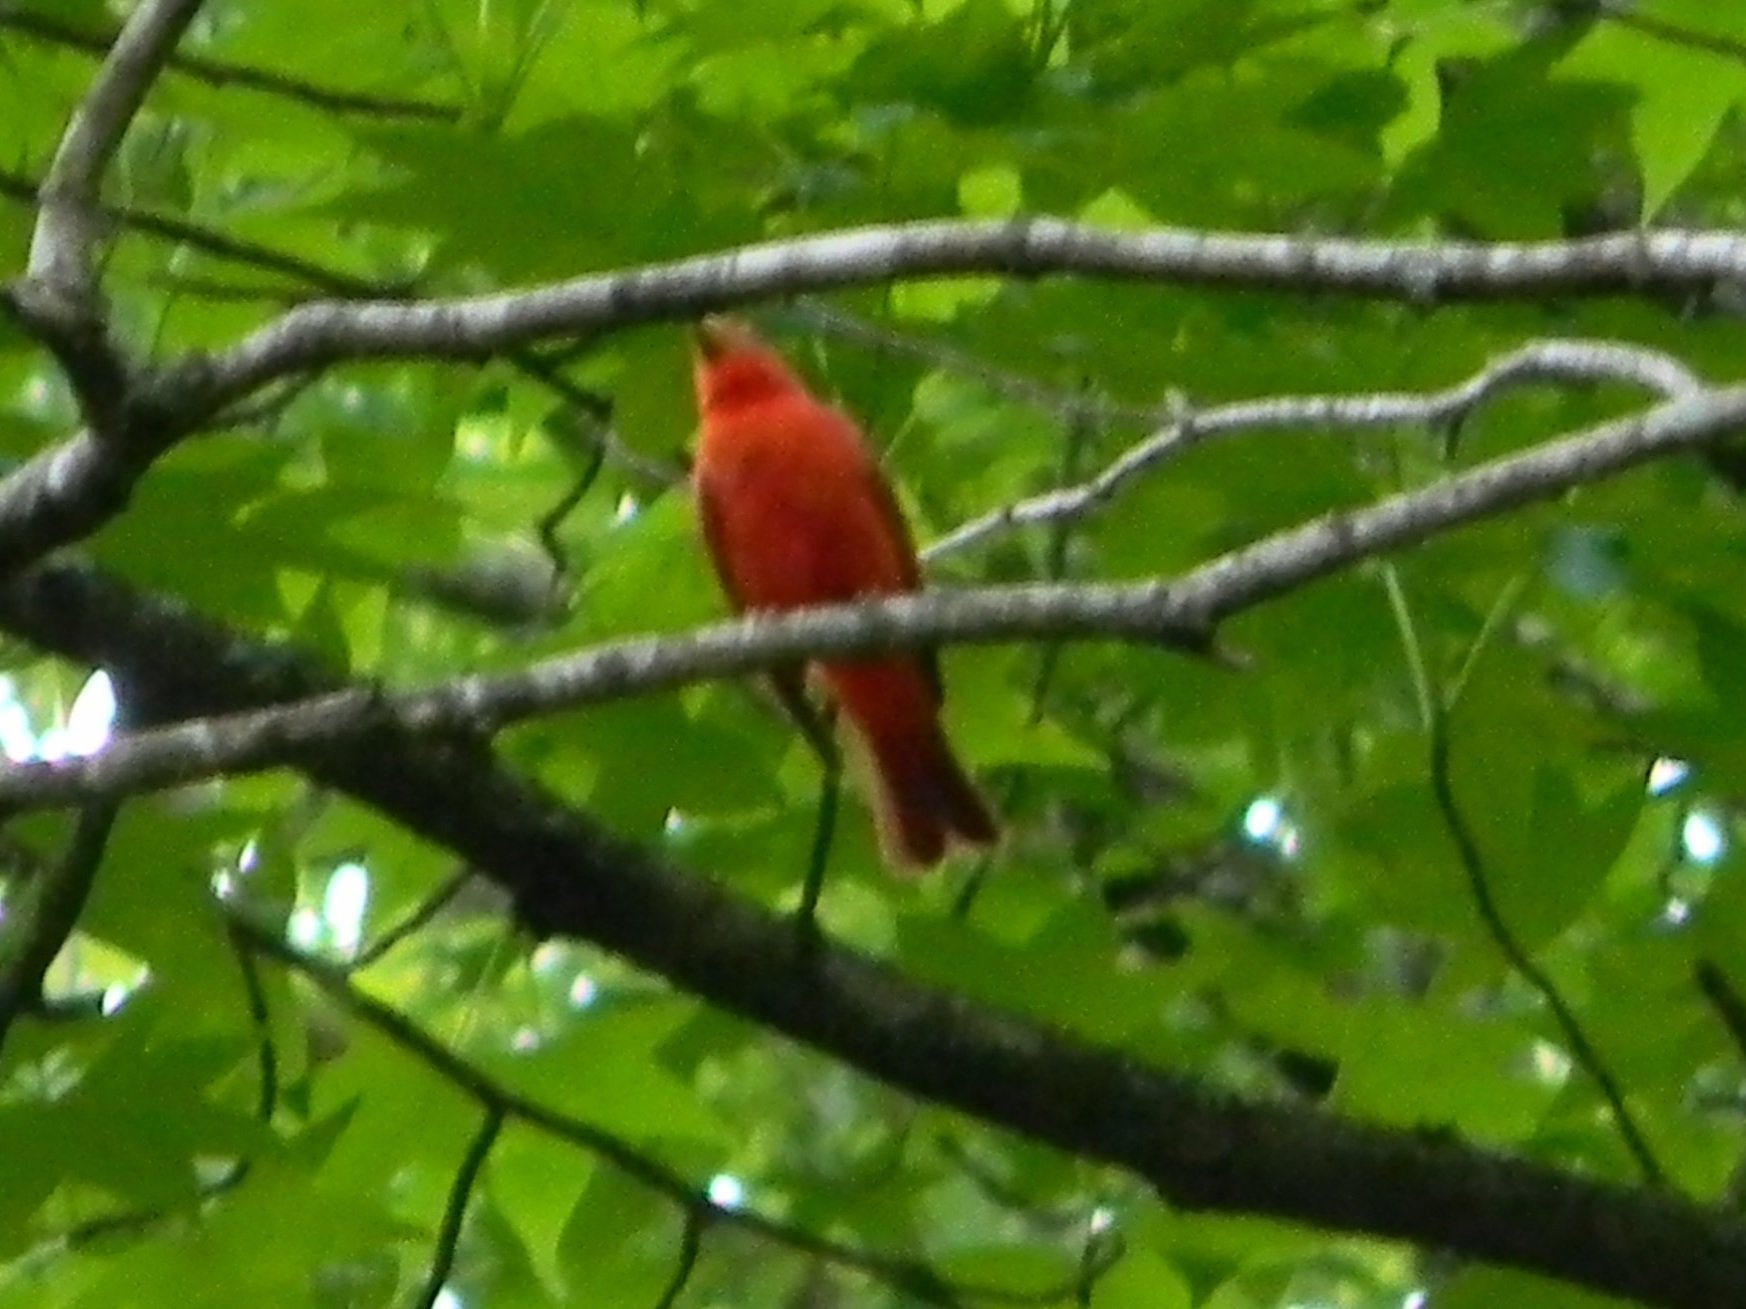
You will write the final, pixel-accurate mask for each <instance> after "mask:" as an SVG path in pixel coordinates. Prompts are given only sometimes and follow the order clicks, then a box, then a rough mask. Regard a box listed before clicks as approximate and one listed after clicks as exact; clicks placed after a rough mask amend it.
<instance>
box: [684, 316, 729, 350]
mask: <svg viewBox="0 0 1746 1309" xmlns="http://www.w3.org/2000/svg"><path fill="white" fill-rule="evenodd" d="M691 342H692V344H693V345H695V346H696V347H697V353H698V354H700V355H701V356H703V358H705V359H714V358H716V356H718V355H720V354H721V353H722V352H723V351H725V350H726V349H727V346H728V323H727V319H725V318H723V317H722V316H721V315H720V314H710V315H708V316H706V317H704V318H701V319H699V320H698V321H697V322H695V323H693V324H692V325H691Z"/></svg>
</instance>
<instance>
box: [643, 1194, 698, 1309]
mask: <svg viewBox="0 0 1746 1309" xmlns="http://www.w3.org/2000/svg"><path fill="white" fill-rule="evenodd" d="M708 1220H709V1211H708V1210H707V1209H705V1208H703V1207H701V1206H697V1205H693V1206H692V1207H690V1208H688V1209H687V1210H686V1211H685V1230H684V1231H683V1232H682V1233H680V1236H679V1258H678V1260H677V1262H675V1263H674V1265H673V1275H672V1276H671V1277H670V1278H668V1279H667V1286H666V1289H665V1290H663V1291H662V1292H661V1298H660V1299H659V1300H657V1301H655V1309H673V1306H674V1305H676V1304H678V1303H679V1297H680V1296H681V1295H683V1294H684V1292H685V1288H686V1286H687V1285H689V1284H690V1281H691V1274H692V1273H694V1272H695V1271H697V1257H698V1255H700V1254H702V1253H703V1228H704V1225H705V1224H706V1223H707V1222H708Z"/></svg>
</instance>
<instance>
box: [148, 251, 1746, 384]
mask: <svg viewBox="0 0 1746 1309" xmlns="http://www.w3.org/2000/svg"><path fill="white" fill-rule="evenodd" d="M968 273H997V274H1006V275H1009V276H1015V277H1042V276H1056V275H1063V274H1072V275H1076V276H1082V277H1091V278H1102V279H1107V280H1122V281H1142V282H1151V283H1157V284H1161V285H1175V286H1213V287H1223V288H1226V289H1230V290H1275V291H1285V292H1289V293H1292V294H1302V295H1307V294H1316V293H1334V294H1341V295H1351V296H1365V297H1370V298H1373V299H1383V300H1394V301H1399V302H1402V303H1405V304H1412V305H1424V306H1430V305H1435V304H1440V303H1446V302H1451V301H1458V300H1507V299H1533V298H1542V297H1545V296H1548V295H1601V294H1620V293H1627V292H1633V293H1642V292H1649V291H1660V292H1669V291H1681V292H1694V291H1709V290H1711V289H1713V288H1714V287H1715V286H1716V284H1717V283H1719V282H1724V281H1730V280H1736V279H1740V278H1743V277H1746V234H1740V233H1731V232H1689V231H1661V232H1627V233H1620V234H1615V235H1608V236H1598V237H1590V238H1586V239H1584V240H1578V241H1548V242H1539V243H1519V244H1510V243H1497V244H1483V243H1476V242H1460V241H1426V242H1397V241H1363V240H1350V239H1345V238H1335V237H1308V236H1304V237H1299V236H1276V235H1264V236H1250V235H1242V234H1234V233H1217V232H1202V231H1191V230H1185V229H1175V228H1157V229H1153V230H1151V231H1145V232H1112V231H1106V230H1103V229H1101V228H1096V227H1088V226H1085V225H1083V224H1079V223H1071V222H1065V221H1063V220H1061V219H1057V218H1046V217H1036V218H1021V219H1014V220H1011V221H1007V222H956V221H934V222H914V223H901V224H894V225H890V226H883V227H863V228H858V229H853V230H849V231H842V232H834V233H829V234H826V235H823V236H813V237H805V238H800V239H795V240H786V241H773V242H766V243H762V244H756V245H748V246H742V247H739V248H737V249H733V250H727V251H723V252H720V253H717V254H711V255H699V256H696V257H693V258H689V259H680V260H676V261H673V262H670V263H663V264H649V265H645V266H643V267H641V268H633V269H627V270H624V271H620V272H614V273H608V274H600V275H592V276H587V277H578V278H572V279H570V280H569V281H565V282H558V283H554V284H552V285H549V286H543V287H539V288H535V289H533V290H526V291H518V292H504V293H498V294H492V295H482V296H472V297H467V298H462V299H454V300H427V301H420V302H397V301H346V302H337V301H318V302H315V303H311V304H305V305H300V306H298V307H296V308H293V309H291V310H289V311H287V312H286V313H284V314H283V315H281V316H280V317H279V318H277V319H275V320H274V321H272V322H270V323H268V324H267V325H266V326H264V327H262V328H260V329H259V330H258V331H256V332H254V333H253V334H251V335H250V336H248V337H246V338H245V339H243V340H242V341H241V342H239V343H238V344H237V345H235V346H234V347H232V348H231V349H228V350H225V351H222V352H220V353H219V354H217V355H214V356H211V357H208V358H202V359H194V360H190V361H187V362H186V363H185V364H184V365H182V366H181V367H179V368H176V369H174V370H172V371H171V372H170V373H169V374H168V375H167V376H166V377H165V378H164V379H162V382H161V384H162V385H163V386H164V387H165V388H166V389H167V390H168V392H169V393H171V394H174V395H176V396H178V397H179V400H180V403H179V406H178V407H183V408H186V409H187V410H189V411H190V412H191V413H193V414H195V415H196V416H204V415H208V414H211V413H213V412H216V411H217V410H219V409H222V408H224V407H225V406H226V405H228V404H231V403H233V402H235V401H236V400H238V399H240V398H242V397H244V396H247V395H248V394H250V393H251V392H253V391H255V390H257V389H259V388H260V387H262V386H264V385H266V384H267V383H269V382H272V381H274V380H276V379H278V378H281V377H285V376H288V375H292V374H298V373H304V372H308V371H310V370H312V369H321V368H326V367H329V366H331V365H333V364H336V363H340V362H342V361H347V360H364V359H385V358H407V357H413V356H416V357H420V358H426V359H430V358H438V359H479V358H485V357H488V356H491V355H494V354H500V353H502V352H504V351H506V350H510V349H513V348H516V347H519V346H525V345H529V344H532V343H534V342H537V341H540V340H542V339H547V338H551V337H558V336H563V337H568V338H577V337H584V338H585V337H587V336H589V335H592V334H596V333H600V332H605V331H607V330H609V329H616V328H621V327H627V326H632V325H635V324H638V323H647V322H656V321H661V320H678V319H685V318H694V317H696V316H698V315H700V314H703V313H706V312H709V311H712V310H717V309H724V308H729V307H732V306H734V305H739V304H744V303H746V302H748V301H752V300H760V299H771V298H776V297H781V296H791V295H798V294H801V293H803V292H808V291H822V290H827V289H831V288H841V287H850V286H866V285H870V284H873V283H884V282H890V281H894V280H900V279H906V278H914V277H927V276H940V275H944V274H968Z"/></svg>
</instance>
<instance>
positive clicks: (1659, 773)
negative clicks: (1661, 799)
mask: <svg viewBox="0 0 1746 1309" xmlns="http://www.w3.org/2000/svg"><path fill="white" fill-rule="evenodd" d="M1690 776H1691V765H1690V764H1688V763H1686V762H1685V761H1684V760H1683V759H1668V758H1666V757H1663V758H1660V759H1657V760H1656V761H1655V762H1654V763H1652V764H1651V765H1649V794H1650V795H1666V794H1667V793H1668V792H1669V791H1671V790H1673V789H1674V788H1675V787H1677V786H1678V785H1679V784H1680V783H1681V782H1683V781H1685V779H1686V778H1688V777H1690Z"/></svg>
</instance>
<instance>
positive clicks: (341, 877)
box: [321, 863, 370, 955]
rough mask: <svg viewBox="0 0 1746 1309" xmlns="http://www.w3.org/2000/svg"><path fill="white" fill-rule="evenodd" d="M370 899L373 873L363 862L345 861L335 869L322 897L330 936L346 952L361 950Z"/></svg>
mask: <svg viewBox="0 0 1746 1309" xmlns="http://www.w3.org/2000/svg"><path fill="white" fill-rule="evenodd" d="M369 903H370V873H369V870H368V869H366V868H365V867H364V866H363V865H362V864H358V863H344V864H341V865H340V866H339V867H338V868H336V869H334V870H333V873H332V874H331V875H330V876H329V877H328V879H327V887H326V889H325V890H324V891H323V892H322V897H321V920H322V924H323V926H324V927H325V928H326V935H327V939H328V940H329V941H330V942H332V944H333V948H334V949H335V950H336V951H338V952H339V953H340V954H342V955H350V954H354V953H356V952H357V948H358V943H359V941H360V940H361V939H362V938H363V931H364V912H365V910H366V909H367V908H368V906H369Z"/></svg>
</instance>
